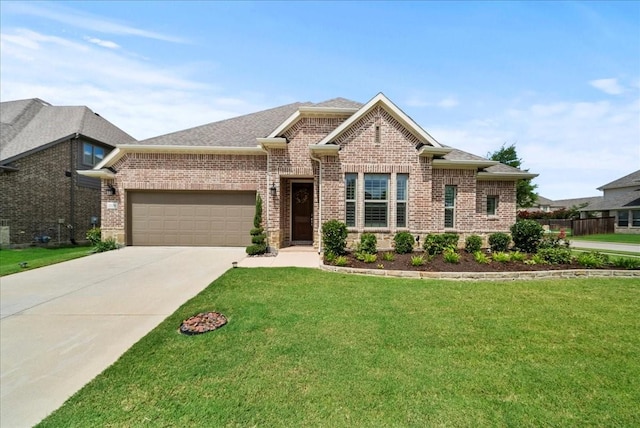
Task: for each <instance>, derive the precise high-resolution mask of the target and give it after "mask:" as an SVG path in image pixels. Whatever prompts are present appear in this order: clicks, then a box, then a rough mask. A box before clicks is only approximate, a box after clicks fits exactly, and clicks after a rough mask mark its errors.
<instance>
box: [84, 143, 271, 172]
mask: <svg viewBox="0 0 640 428" xmlns="http://www.w3.org/2000/svg"><path fill="white" fill-rule="evenodd" d="M127 153H185V154H220V155H258V156H260V155H261V156H264V155H266V152H265V151H264V150H263V149H262V147H259V146H256V147H212V146H173V145H168V146H152V145H146V144H127V145H126V146H119V147H118V148H116V150H114V151H113V152H111V153H109V155H108V156H107V157H106V158H105V159H104V160H103V161H102V162H100V164H98V165H97V166H96V167H95V168H94V169H100V168H104V167H107V166H111V165H113V164H114V163H116V162H117V161H118V160H119V159H120V158H122V157H123V156H124V155H125V154H127Z"/></svg>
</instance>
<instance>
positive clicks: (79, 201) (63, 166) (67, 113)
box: [0, 98, 135, 246]
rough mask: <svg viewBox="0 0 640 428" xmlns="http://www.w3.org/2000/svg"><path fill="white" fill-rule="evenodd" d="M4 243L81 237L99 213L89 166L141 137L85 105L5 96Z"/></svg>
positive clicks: (0, 161) (1, 161)
mask: <svg viewBox="0 0 640 428" xmlns="http://www.w3.org/2000/svg"><path fill="white" fill-rule="evenodd" d="M0 119H1V120H0V122H1V129H0V130H1V133H0V244H2V245H5V246H6V245H23V244H30V243H33V242H40V243H45V242H52V243H63V242H67V243H68V242H75V241H76V240H78V241H81V240H84V239H85V234H86V231H87V230H88V229H89V228H90V227H91V226H92V224H98V223H99V221H100V201H101V197H100V180H98V179H95V178H91V177H86V176H82V175H79V174H77V173H76V171H77V170H82V169H91V168H93V167H94V166H95V165H96V164H98V163H99V162H100V161H102V160H103V159H104V157H105V156H106V155H107V154H108V153H109V152H110V151H111V150H113V148H114V147H115V146H116V145H117V144H124V143H129V142H132V141H135V140H134V138H133V137H131V136H130V135H128V134H126V133H125V132H124V131H122V130H121V129H119V128H117V127H116V126H114V125H113V124H111V123H110V122H108V121H106V120H105V119H103V118H102V117H100V116H98V115H97V114H96V113H94V112H93V111H91V110H90V109H89V108H87V107H58V106H52V105H51V104H49V103H47V102H45V101H42V100H40V99H37V98H34V99H27V100H18V101H7V102H2V103H0Z"/></svg>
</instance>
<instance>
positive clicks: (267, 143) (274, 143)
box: [256, 137, 287, 150]
mask: <svg viewBox="0 0 640 428" xmlns="http://www.w3.org/2000/svg"><path fill="white" fill-rule="evenodd" d="M256 141H257V142H258V145H259V146H260V147H262V148H263V149H264V150H266V149H284V148H286V147H287V139H286V138H282V137H278V138H256Z"/></svg>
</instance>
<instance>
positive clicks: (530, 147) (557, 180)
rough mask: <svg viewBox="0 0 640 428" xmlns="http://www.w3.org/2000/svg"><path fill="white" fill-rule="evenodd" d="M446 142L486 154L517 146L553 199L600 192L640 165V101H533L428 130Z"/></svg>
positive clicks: (544, 191) (541, 188)
mask: <svg viewBox="0 0 640 428" xmlns="http://www.w3.org/2000/svg"><path fill="white" fill-rule="evenodd" d="M428 132H430V133H431V134H432V135H433V136H434V137H435V138H436V139H437V140H438V141H439V142H440V143H443V144H446V145H450V146H453V147H456V148H459V149H461V150H465V151H468V152H471V153H474V154H477V155H480V156H486V155H487V153H490V152H493V151H495V150H497V149H499V148H500V147H501V146H502V144H504V143H507V144H512V143H515V144H516V149H517V152H518V156H519V157H520V158H522V160H523V168H525V169H529V170H530V171H531V172H534V173H538V174H540V176H539V177H538V178H536V179H535V180H534V183H537V184H538V186H539V189H538V190H539V192H540V193H541V194H542V195H543V196H546V197H548V198H551V199H565V198H574V197H582V196H591V195H598V194H599V193H600V192H599V191H598V190H597V188H598V187H599V186H601V185H603V184H606V183H608V182H610V181H612V180H614V179H616V178H619V177H621V176H623V175H625V174H628V173H630V172H633V171H635V170H637V169H638V168H640V100H638V99H633V100H628V99H627V100H618V101H616V102H615V103H614V102H602V101H600V102H570V101H566V102H560V103H546V104H545V103H533V104H530V105H528V106H524V107H522V108H518V109H505V110H504V111H503V112H502V113H500V112H499V111H498V112H497V113H496V114H495V115H492V116H490V117H487V118H482V117H481V118H476V119H474V120H470V121H467V122H463V123H456V124H453V125H449V126H447V127H441V128H430V129H428Z"/></svg>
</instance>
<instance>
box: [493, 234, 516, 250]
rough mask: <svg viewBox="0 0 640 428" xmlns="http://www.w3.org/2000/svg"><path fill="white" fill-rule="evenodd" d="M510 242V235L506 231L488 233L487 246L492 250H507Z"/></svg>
mask: <svg viewBox="0 0 640 428" xmlns="http://www.w3.org/2000/svg"><path fill="white" fill-rule="evenodd" d="M510 243H511V237H510V236H509V234H508V233H503V232H496V233H492V234H491V235H489V248H491V251H492V252H496V251H503V252H504V251H507V250H508V249H509V244H510Z"/></svg>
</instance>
